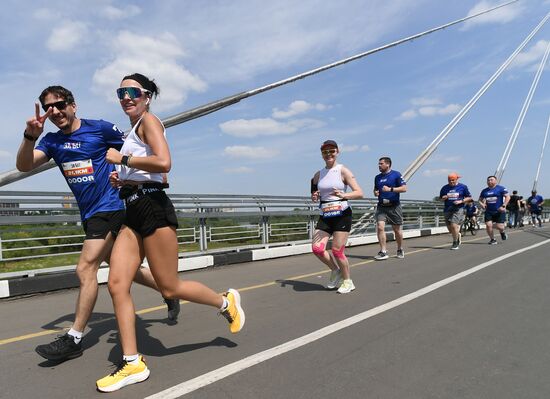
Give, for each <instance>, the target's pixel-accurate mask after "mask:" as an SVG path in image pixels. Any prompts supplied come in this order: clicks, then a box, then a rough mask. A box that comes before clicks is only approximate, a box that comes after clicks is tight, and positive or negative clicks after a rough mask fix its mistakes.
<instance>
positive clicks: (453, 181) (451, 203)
mask: <svg viewBox="0 0 550 399" xmlns="http://www.w3.org/2000/svg"><path fill="white" fill-rule="evenodd" d="M459 177H460V176H459V175H458V174H456V173H451V174H450V175H449V176H447V181H448V182H449V183H448V184H446V185H444V186H443V187H441V191H440V192H439V198H440V199H441V200H443V201H445V206H444V209H443V213H444V214H445V224H446V225H447V230H449V233H451V235H452V237H453V244H452V246H451V249H453V250H456V249H458V248H459V246H460V226H461V225H462V223H463V222H464V204H465V203H467V202H470V201H471V200H472V195H471V194H470V190H468V186H466V185H465V184H462V183H459V182H458V178H459Z"/></svg>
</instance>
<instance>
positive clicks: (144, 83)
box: [122, 73, 155, 92]
mask: <svg viewBox="0 0 550 399" xmlns="http://www.w3.org/2000/svg"><path fill="white" fill-rule="evenodd" d="M126 79H131V80H135V81H136V82H138V83H139V84H140V85H141V87H143V88H144V89H146V90H149V91H150V92H154V91H155V88H154V86H153V82H151V81H150V80H149V79H147V77H145V76H143V75H142V74H141V73H134V74H132V75H128V76H125V77H124V78H122V80H126Z"/></svg>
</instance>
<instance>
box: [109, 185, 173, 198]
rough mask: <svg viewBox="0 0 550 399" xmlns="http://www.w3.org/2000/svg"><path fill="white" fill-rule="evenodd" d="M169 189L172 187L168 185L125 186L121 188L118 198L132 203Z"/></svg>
mask: <svg viewBox="0 0 550 399" xmlns="http://www.w3.org/2000/svg"><path fill="white" fill-rule="evenodd" d="M168 187H170V185H169V184H168V183H143V184H125V185H123V186H122V187H121V188H120V191H119V192H118V198H120V199H121V200H125V201H126V203H130V202H132V201H135V200H136V199H138V198H140V197H143V196H144V195H146V194H148V193H154V192H157V191H161V190H163V189H165V188H168Z"/></svg>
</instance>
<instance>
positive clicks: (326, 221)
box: [315, 208, 351, 235]
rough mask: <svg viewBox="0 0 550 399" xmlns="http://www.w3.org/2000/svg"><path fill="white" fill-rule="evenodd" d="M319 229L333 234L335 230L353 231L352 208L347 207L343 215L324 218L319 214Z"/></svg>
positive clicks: (317, 227)
mask: <svg viewBox="0 0 550 399" xmlns="http://www.w3.org/2000/svg"><path fill="white" fill-rule="evenodd" d="M315 228H316V229H317V230H323V231H326V232H327V233H329V234H331V235H332V233H334V232H335V231H347V232H348V233H349V232H350V231H351V208H347V209H346V210H344V211H343V212H342V216H334V217H331V218H324V217H322V216H319V221H318V222H317V226H315Z"/></svg>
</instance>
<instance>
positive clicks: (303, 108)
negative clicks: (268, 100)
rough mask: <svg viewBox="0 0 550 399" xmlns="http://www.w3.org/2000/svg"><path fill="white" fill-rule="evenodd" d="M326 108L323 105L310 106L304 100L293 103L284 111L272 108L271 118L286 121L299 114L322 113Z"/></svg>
mask: <svg viewBox="0 0 550 399" xmlns="http://www.w3.org/2000/svg"><path fill="white" fill-rule="evenodd" d="M327 108H328V107H327V106H326V105H324V104H311V103H308V102H307V101H304V100H296V101H293V102H292V103H291V104H290V105H289V106H288V109H287V110H286V111H281V110H279V109H278V108H273V114H272V117H273V118H276V119H286V118H290V117H293V116H296V115H299V114H303V113H305V112H308V111H310V110H317V111H324V110H326V109H327Z"/></svg>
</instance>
